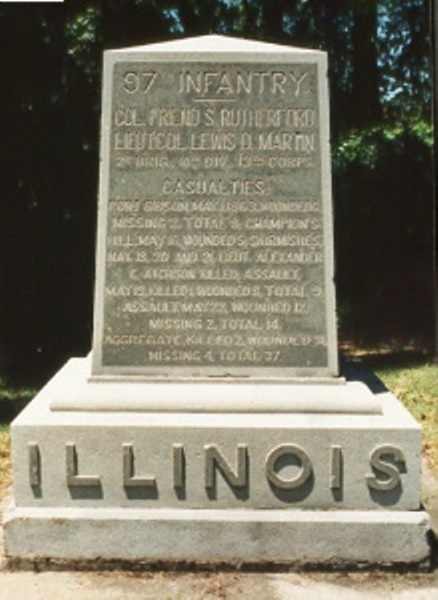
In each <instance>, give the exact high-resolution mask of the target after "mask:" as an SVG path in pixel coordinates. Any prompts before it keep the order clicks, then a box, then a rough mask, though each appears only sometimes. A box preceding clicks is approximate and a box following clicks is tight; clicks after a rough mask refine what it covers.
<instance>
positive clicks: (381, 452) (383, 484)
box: [365, 444, 405, 492]
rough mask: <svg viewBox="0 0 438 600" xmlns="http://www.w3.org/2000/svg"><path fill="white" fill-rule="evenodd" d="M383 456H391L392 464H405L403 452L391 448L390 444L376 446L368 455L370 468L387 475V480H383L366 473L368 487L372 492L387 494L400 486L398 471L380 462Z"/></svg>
mask: <svg viewBox="0 0 438 600" xmlns="http://www.w3.org/2000/svg"><path fill="white" fill-rule="evenodd" d="M385 455H391V456H392V457H393V462H399V463H404V462H405V457H404V455H403V452H402V451H401V449H400V448H399V447H398V446H392V445H391V444H382V445H381V446H376V447H375V448H374V449H373V450H372V451H371V453H370V466H371V467H372V468H373V469H374V471H380V473H384V474H385V475H387V476H388V478H387V479H384V480H382V479H377V476H376V474H375V473H368V474H367V475H365V479H366V480H367V484H368V487H369V488H370V489H372V490H379V491H382V492H389V491H390V490H393V489H394V488H396V487H397V486H398V485H399V484H400V471H399V470H398V469H397V467H396V465H393V464H392V463H390V462H386V461H384V460H382V457H383V456H385Z"/></svg>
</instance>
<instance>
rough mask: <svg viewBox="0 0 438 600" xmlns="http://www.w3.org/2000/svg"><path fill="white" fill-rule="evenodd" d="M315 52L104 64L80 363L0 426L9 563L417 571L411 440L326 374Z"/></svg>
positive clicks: (172, 56) (138, 52)
mask: <svg viewBox="0 0 438 600" xmlns="http://www.w3.org/2000/svg"><path fill="white" fill-rule="evenodd" d="M328 120H329V117H328V93H327V62H326V55H325V53H323V52H319V51H313V50H304V49H297V48H289V47H283V46H275V45H271V44H261V43H258V42H248V41H244V40H235V39H229V38H223V37H218V36H207V37H206V38H195V39H189V40H182V41H178V42H169V43H166V44H157V45H151V46H145V47H139V48H132V49H124V50H116V51H109V52H107V53H105V62H104V94H103V115H102V161H101V175H100V193H99V197H100V199H99V229H98V251H97V276H96V300H95V326H94V342H93V351H92V353H91V355H90V357H87V358H74V359H71V360H70V361H69V362H68V363H67V364H66V365H65V366H64V367H63V368H62V369H61V370H60V371H59V373H57V375H56V376H55V377H54V378H53V379H52V380H51V381H50V382H49V383H48V384H47V386H46V387H45V388H44V389H43V390H42V391H41V392H40V393H39V394H38V395H37V396H36V398H35V399H34V400H33V401H32V402H31V403H30V404H29V405H28V406H27V408H26V409H25V410H24V411H23V412H22V413H21V414H20V415H19V417H18V418H17V419H16V420H15V421H14V423H13V425H12V458H13V471H14V493H13V502H12V504H11V506H10V508H9V510H8V512H7V514H6V516H5V549H6V555H7V556H9V557H10V558H11V559H18V560H20V559H31V560H32V559H33V560H36V559H53V560H57V561H59V560H61V561H62V560H65V561H79V562H81V561H91V562H93V561H98V562H97V564H100V563H99V561H104V562H106V563H113V564H114V565H116V564H120V562H126V563H129V564H130V563H139V562H140V563H148V562H157V561H167V562H175V561H176V562H188V563H193V562H195V563H204V562H216V563H223V562H225V563H230V564H241V563H285V564H292V563H294V564H297V565H298V564H312V565H315V564H320V565H327V564H330V565H339V564H342V565H356V564H358V563H360V564H398V565H400V564H420V563H424V562H427V561H428V558H429V552H430V550H429V544H428V535H429V529H430V524H429V519H428V515H427V513H426V512H425V511H424V510H423V509H422V507H421V499H420V477H421V469H420V458H421V457H420V454H421V428H420V426H419V424H418V423H417V422H416V421H415V420H414V419H413V418H412V416H411V415H410V414H409V413H408V412H407V411H406V409H405V408H403V406H402V405H401V404H400V402H399V401H398V400H397V399H396V398H395V397H394V396H393V395H392V394H391V393H390V392H388V391H387V390H385V389H384V388H382V386H379V385H377V384H376V382H375V381H374V383H372V384H370V383H369V382H364V381H362V380H361V379H360V378H356V379H354V378H351V377H350V378H344V377H343V376H342V374H339V370H338V360H337V343H336V325H335V324H336V319H335V290H334V284H333V240H332V237H333V234H332V211H331V195H330V161H329V132H328Z"/></svg>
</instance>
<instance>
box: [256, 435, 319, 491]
mask: <svg viewBox="0 0 438 600" xmlns="http://www.w3.org/2000/svg"><path fill="white" fill-rule="evenodd" d="M288 454H289V455H291V456H295V457H296V458H298V459H299V461H300V462H301V469H300V471H299V472H298V475H296V476H295V477H292V478H291V479H284V478H282V477H280V476H279V474H278V473H277V472H276V463H277V461H278V460H279V459H280V458H281V457H282V456H286V455H288ZM265 473H266V478H267V479H268V480H269V481H270V482H271V483H272V484H273V485H275V487H278V488H280V489H283V490H293V489H295V488H298V487H300V486H301V485H303V483H305V482H306V481H307V479H308V478H309V477H310V475H311V474H312V463H311V462H310V459H309V457H308V456H307V454H306V453H305V452H304V450H303V449H302V448H301V447H300V446H296V445H295V444H282V445H280V446H277V447H276V448H274V449H273V450H271V452H270V453H269V454H268V457H267V459H266V468H265Z"/></svg>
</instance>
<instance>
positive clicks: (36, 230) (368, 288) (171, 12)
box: [0, 0, 432, 377]
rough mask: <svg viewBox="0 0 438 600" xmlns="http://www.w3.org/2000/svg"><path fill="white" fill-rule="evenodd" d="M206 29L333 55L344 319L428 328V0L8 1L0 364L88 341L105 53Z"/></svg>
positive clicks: (33, 361)
mask: <svg viewBox="0 0 438 600" xmlns="http://www.w3.org/2000/svg"><path fill="white" fill-rule="evenodd" d="M210 32H215V33H222V34H227V35H232V36H241V37H250V38H254V39H260V40H265V41H271V42H277V43H283V44H290V45H295V46H304V47H313V48H321V49H324V50H327V51H328V53H329V64H330V86H331V115H332V136H333V149H334V184H335V185H334V189H335V218H336V241H337V248H338V250H337V270H338V276H337V277H338V290H339V293H338V296H339V301H340V305H341V308H342V310H341V314H342V315H347V316H346V317H345V318H344V319H342V321H341V325H342V326H343V328H344V329H345V333H346V334H351V332H353V333H354V335H357V336H361V335H363V334H364V332H365V331H366V332H369V323H370V320H372V319H371V316H372V315H373V314H375V313H376V312H378V313H379V314H380V315H381V318H380V319H378V323H377V325H378V327H377V329H379V331H380V333H381V335H392V334H396V333H398V332H399V331H400V330H402V329H404V330H406V328H407V326H408V325H409V327H408V329H411V330H412V335H417V334H422V333H424V331H425V330H427V329H428V328H430V318H429V320H428V318H427V315H431V312H432V311H431V308H430V298H431V274H430V270H431V260H432V259H431V247H432V237H431V236H432V234H431V232H430V225H429V224H430V222H431V215H432V212H431V211H432V203H431V198H432V196H431V177H430V144H431V131H430V122H429V113H430V106H429V102H430V97H431V90H430V85H431V84H430V66H429V62H430V56H429V53H430V48H429V37H430V36H429V31H428V2H427V0H403V2H401V1H400V0H336V1H331V2H328V1H327V0H97V1H92V0H74V1H73V0H66V1H65V2H64V3H63V4H58V3H56V4H50V5H49V4H44V3H35V4H32V5H31V4H29V3H25V4H22V3H20V4H7V3H1V4H0V56H1V63H0V75H1V81H2V93H1V95H0V118H1V121H2V129H1V130H2V143H1V145H0V161H1V165H2V178H1V179H0V196H1V204H0V222H1V232H0V240H1V244H2V252H1V265H0V266H1V280H2V304H1V314H0V327H1V336H0V339H1V340H2V342H1V345H0V359H1V360H2V363H3V368H6V369H9V370H10V371H11V372H12V371H13V370H15V371H17V372H19V373H20V375H21V376H24V375H25V371H26V369H28V370H29V372H31V373H39V374H40V375H41V376H42V377H46V376H47V375H48V374H49V372H50V370H51V369H54V368H55V367H57V366H58V365H59V363H61V362H63V361H64V360H65V358H66V357H67V356H68V355H70V354H72V353H84V352H86V351H87V350H88V348H89V345H90V336H91V329H92V324H91V322H92V318H91V313H92V289H93V262H94V259H93V256H94V236H95V227H96V206H97V170H98V138H99V131H98V124H99V110H100V108H99V106H100V77H101V73H100V71H101V60H102V51H103V50H104V49H106V48H114V47H121V46H129V45H135V44H145V43H149V42H156V41H160V40H165V39H169V38H172V37H174V38H176V37H180V36H191V35H199V34H206V33H210ZM396 264H397V265H398V266H396ZM388 272H389V273H390V276H389V277H388V276H387V273H388ZM382 282H383V284H382ZM385 298H386V299H388V298H389V299H390V302H392V301H394V306H391V308H390V309H389V310H387V309H385V310H384V311H383V309H382V302H384V300H385ZM348 307H352V308H351V310H350V309H349V308H348ZM379 308H380V311H379ZM373 311H374V312H373ZM420 314H421V315H422V317H421V318H420V317H419V315H420ZM384 315H387V317H385V316H384ZM353 316H354V319H353Z"/></svg>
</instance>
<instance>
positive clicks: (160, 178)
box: [94, 38, 336, 377]
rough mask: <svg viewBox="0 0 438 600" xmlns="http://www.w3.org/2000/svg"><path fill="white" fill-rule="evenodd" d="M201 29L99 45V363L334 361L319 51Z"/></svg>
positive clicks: (139, 369) (121, 366)
mask: <svg viewBox="0 0 438 600" xmlns="http://www.w3.org/2000/svg"><path fill="white" fill-rule="evenodd" d="M211 39H212V38H201V39H200V40H198V45H197V50H196V51H190V48H191V47H192V46H193V41H191V45H190V44H189V47H190V48H187V47H185V46H184V44H185V42H184V41H183V42H180V43H179V44H175V43H173V44H172V43H171V44H164V45H163V44H162V45H160V50H161V51H150V48H154V47H147V46H146V47H144V48H143V49H142V50H137V51H131V52H129V51H112V52H108V53H106V58H105V61H106V66H105V69H106V72H105V84H104V95H105V98H104V111H103V142H102V146H103V150H102V160H103V164H102V173H101V192H100V194H101V198H100V208H99V212H100V217H99V254H98V275H97V293H96V324H95V335H96V337H95V345H94V372H95V373H96V374H99V373H101V374H102V373H112V374H130V373H132V374H150V375H153V374H156V375H164V374H167V375H178V374H180V375H188V376H203V375H206V376H207V375H234V376H239V375H242V376H248V375H249V376H268V375H269V376H274V377H288V376H305V375H335V374H336V342H335V333H334V292H333V283H332V263H333V258H332V232H331V207H330V182H329V166H328V160H329V159H328V132H327V129H328V128H327V120H328V109H327V90H326V63H325V54H324V53H322V52H315V51H304V52H303V51H299V50H293V49H289V48H283V47H279V46H271V45H267V44H258V43H253V44H254V49H256V50H257V53H256V54H253V53H251V52H248V51H247V47H248V43H247V42H240V44H241V45H242V46H241V49H242V51H235V50H234V51H231V52H222V53H217V52H212V51H209V48H208V47H209V41H210V40H211ZM215 39H216V40H217V38H215ZM224 40H225V43H226V42H227V40H226V38H224ZM167 46H168V47H169V48H170V50H171V51H168V52H166V48H167ZM233 46H236V47H239V42H236V41H234V44H233ZM249 47H252V44H251V43H249ZM155 48H158V46H156V47H155ZM184 50H186V51H184Z"/></svg>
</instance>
